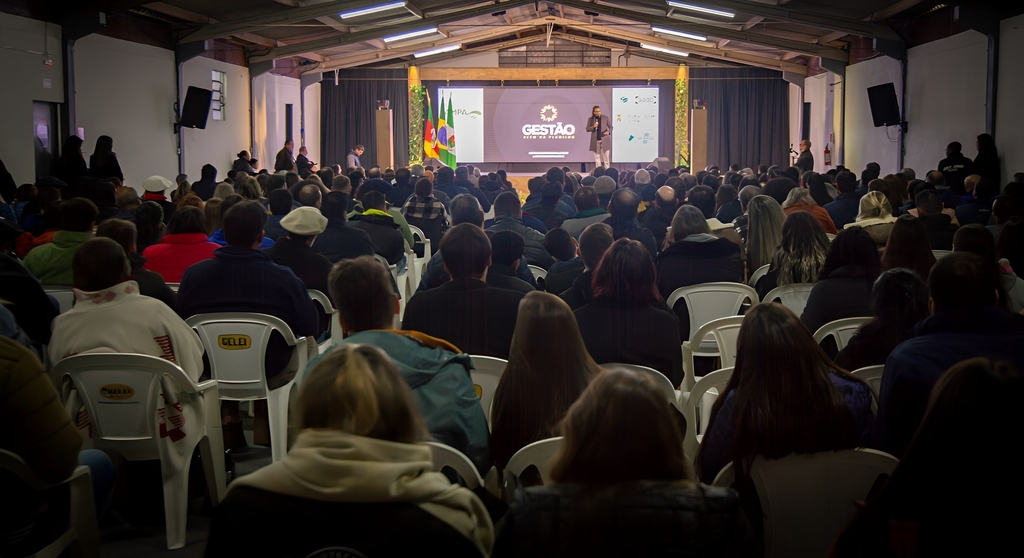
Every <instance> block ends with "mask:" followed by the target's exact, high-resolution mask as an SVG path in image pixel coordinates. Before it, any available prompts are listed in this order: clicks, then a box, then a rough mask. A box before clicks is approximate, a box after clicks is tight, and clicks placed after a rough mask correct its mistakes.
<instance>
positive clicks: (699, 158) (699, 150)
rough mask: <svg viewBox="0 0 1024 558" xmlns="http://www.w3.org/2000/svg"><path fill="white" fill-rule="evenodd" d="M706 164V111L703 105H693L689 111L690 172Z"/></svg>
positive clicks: (702, 167)
mask: <svg viewBox="0 0 1024 558" xmlns="http://www.w3.org/2000/svg"><path fill="white" fill-rule="evenodd" d="M706 166H708V111H707V109H706V107H704V106H703V105H694V107H693V110H692V111H690V172H692V173H693V174H697V172H699V171H702V170H704V167H706Z"/></svg>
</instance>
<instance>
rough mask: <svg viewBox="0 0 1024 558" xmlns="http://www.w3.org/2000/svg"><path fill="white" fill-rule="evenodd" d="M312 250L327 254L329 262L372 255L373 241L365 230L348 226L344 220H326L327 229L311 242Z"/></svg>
mask: <svg viewBox="0 0 1024 558" xmlns="http://www.w3.org/2000/svg"><path fill="white" fill-rule="evenodd" d="M313 251H314V252H316V253H317V254H323V255H324V256H327V259H328V260H330V261H331V263H337V262H338V261H340V260H350V259H352V258H358V257H359V256H372V255H373V254H374V251H373V242H372V241H371V240H370V235H368V234H366V231H361V230H359V229H357V228H355V227H350V226H348V224H347V223H346V222H345V221H340V220H337V219H335V220H333V221H332V220H330V219H328V220H327V230H325V231H324V232H322V233H320V234H319V235H318V236H317V237H316V240H315V241H314V242H313Z"/></svg>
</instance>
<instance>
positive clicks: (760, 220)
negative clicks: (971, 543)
mask: <svg viewBox="0 0 1024 558" xmlns="http://www.w3.org/2000/svg"><path fill="white" fill-rule="evenodd" d="M747 217H748V221H749V225H748V228H747V242H746V250H747V268H748V269H750V270H751V273H753V271H756V270H757V269H760V268H761V267H763V266H766V265H769V264H771V263H772V260H773V259H774V258H775V255H776V253H778V251H779V248H780V247H781V245H782V228H783V225H784V223H785V222H786V214H785V213H783V212H782V206H781V205H779V202H777V201H775V198H772V197H771V196H763V195H759V196H755V197H754V198H753V199H751V200H750V204H749V205H748V206H747ZM822 232H824V231H822ZM766 292H767V291H766Z"/></svg>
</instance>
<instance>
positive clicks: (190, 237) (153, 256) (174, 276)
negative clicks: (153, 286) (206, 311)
mask: <svg viewBox="0 0 1024 558" xmlns="http://www.w3.org/2000/svg"><path fill="white" fill-rule="evenodd" d="M217 248H220V245H217V244H214V243H213V242H210V241H209V240H207V236H206V234H204V233H184V234H165V235H164V236H163V239H162V241H161V242H160V244H154V245H152V246H150V247H149V248H146V251H145V252H143V253H142V257H144V258H146V264H145V265H143V266H142V267H143V268H144V269H148V270H151V271H155V272H157V273H159V274H160V275H163V277H164V281H167V282H168V283H180V282H181V276H182V275H183V274H184V273H185V270H186V269H187V268H188V266H190V265H192V264H194V263H196V262H201V261H203V260H208V259H210V258H212V257H213V251H214V250H216V249H217Z"/></svg>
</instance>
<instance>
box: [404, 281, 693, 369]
mask: <svg viewBox="0 0 1024 558" xmlns="http://www.w3.org/2000/svg"><path fill="white" fill-rule="evenodd" d="M523 296H525V295H524V294H523V293H517V292H514V291H506V290H504V289H495V288H494V287H489V286H488V285H487V283H484V282H483V281H478V280H475V279H453V280H451V281H448V282H447V283H445V284H443V285H441V286H440V287H437V288H435V289H430V290H427V291H420V292H418V293H416V295H415V296H413V297H412V298H411V299H409V303H408V305H407V306H406V307H405V320H403V321H402V329H407V330H412V331H419V332H422V333H426V334H427V335H430V336H432V337H437V338H440V339H444V340H445V341H449V342H450V343H452V344H453V345H455V346H456V347H458V348H459V349H460V350H462V351H463V352H466V353H469V354H471V355H485V356H493V357H498V358H504V359H507V358H508V351H509V347H510V346H511V345H512V332H514V331H515V329H516V316H517V315H518V313H519V301H520V300H522V299H523ZM677 352H678V351H677Z"/></svg>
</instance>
